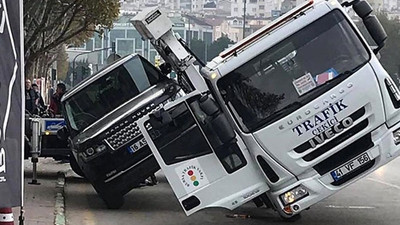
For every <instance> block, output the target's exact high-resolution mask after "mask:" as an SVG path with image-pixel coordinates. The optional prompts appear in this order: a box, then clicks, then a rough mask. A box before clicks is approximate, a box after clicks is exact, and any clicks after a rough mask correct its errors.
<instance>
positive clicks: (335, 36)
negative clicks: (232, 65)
mask: <svg viewBox="0 0 400 225" xmlns="http://www.w3.org/2000/svg"><path fill="white" fill-rule="evenodd" d="M368 60H369V53H368V52H367V50H366V49H365V47H364V45H363V44H362V42H361V41H360V39H359V37H358V36H357V34H356V33H355V32H354V30H353V28H352V26H351V25H350V24H349V23H348V21H347V20H346V19H345V17H344V16H343V14H342V13H341V12H340V11H339V10H334V11H332V12H330V13H328V14H327V15H325V16H323V17H322V18H320V19H318V20H317V21H315V22H313V23H311V24H310V25H308V26H307V27H305V28H304V29H302V30H300V31H298V32H296V33H294V34H293V35H291V36H290V37H288V38H286V39H285V40H283V41H281V42H279V44H277V45H275V46H274V47H272V48H270V49H268V50H267V51H265V52H263V53H262V54H260V55H258V56H257V57H255V58H254V59H252V60H250V61H249V62H247V63H245V64H244V65H242V66H240V67H238V68H237V69H235V70H234V71H232V72H231V73H229V74H227V75H226V76H224V77H222V78H221V79H220V80H219V81H218V88H219V89H220V91H221V94H222V97H223V98H224V100H225V102H226V103H227V104H228V105H229V108H230V110H231V111H232V113H233V115H234V116H235V117H236V120H237V121H238V123H239V124H240V126H241V127H242V129H243V130H244V131H245V132H252V131H254V130H256V129H259V128H260V127H262V126H265V125H268V124H270V123H272V122H274V121H276V120H278V119H280V118H282V117H283V116H285V115H287V114H289V113H290V112H293V111H294V110H296V109H298V108H300V107H301V106H302V105H304V104H305V103H307V102H309V101H311V100H312V99H314V98H315V97H317V96H318V95H320V94H322V93H323V92H324V91H326V90H328V89H329V88H331V87H333V86H334V85H336V84H338V83H339V82H340V81H342V80H343V79H345V78H346V77H348V76H350V75H351V74H352V73H354V72H355V71H356V70H357V69H359V68H360V67H361V66H362V65H364V64H365V63H367V62H368Z"/></svg>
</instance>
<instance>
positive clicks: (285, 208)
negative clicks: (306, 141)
mask: <svg viewBox="0 0 400 225" xmlns="http://www.w3.org/2000/svg"><path fill="white" fill-rule="evenodd" d="M399 129H400V123H398V124H396V125H395V126H393V127H391V128H388V127H387V126H386V124H383V125H382V126H380V127H379V128H377V129H375V130H374V131H372V132H371V134H370V137H371V141H372V143H373V146H372V147H370V148H368V149H367V150H365V151H363V152H362V153H360V154H358V155H357V156H356V157H353V158H351V159H350V160H348V161H346V162H345V163H343V164H341V165H340V166H338V167H335V168H334V169H330V170H328V171H324V173H322V174H320V173H318V172H316V171H315V170H312V171H311V172H309V173H308V174H306V175H301V177H302V178H300V179H299V180H298V181H297V182H295V183H293V184H291V185H283V186H284V187H282V188H279V187H278V188H275V189H274V191H273V192H269V193H267V194H268V195H269V198H270V200H271V201H272V203H273V204H274V206H275V207H276V209H277V210H278V212H279V214H280V215H281V216H283V217H292V216H294V215H296V214H299V213H300V212H301V211H303V210H305V209H308V208H309V207H311V206H312V205H314V204H316V203H318V202H320V201H322V200H323V199H325V198H327V197H329V196H331V195H333V194H334V193H336V192H337V191H339V190H341V189H343V188H345V187H347V186H348V185H350V184H352V183H354V182H356V181H357V180H359V179H361V178H363V177H365V176H367V175H368V174H370V173H372V172H373V171H375V170H376V169H378V168H379V167H381V166H383V165H385V164H387V163H388V162H390V161H391V160H393V159H395V158H396V157H397V156H399V155H400V144H397V145H396V144H395V140H394V139H395V138H394V132H396V131H397V130H399ZM364 154H368V156H369V158H370V160H369V161H368V162H367V163H365V164H363V165H360V166H359V167H357V168H356V169H354V170H351V171H350V172H348V173H347V174H346V175H344V176H343V177H341V178H340V179H337V178H334V177H335V175H332V173H334V172H333V171H336V170H337V169H338V168H343V166H346V165H349V164H351V163H352V162H353V161H354V160H357V159H358V157H360V156H362V155H364ZM342 179H343V180H342ZM297 187H301V188H302V189H305V190H306V191H307V194H305V196H303V197H301V198H299V199H298V200H295V201H293V202H291V203H284V201H283V200H282V198H283V197H282V196H283V195H284V194H285V193H287V192H290V191H291V190H293V189H296V188H297Z"/></svg>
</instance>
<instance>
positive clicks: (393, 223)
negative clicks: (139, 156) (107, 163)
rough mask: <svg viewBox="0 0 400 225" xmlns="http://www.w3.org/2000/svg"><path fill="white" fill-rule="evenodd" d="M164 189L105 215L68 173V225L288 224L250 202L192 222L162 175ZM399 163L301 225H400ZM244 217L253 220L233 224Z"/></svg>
mask: <svg viewBox="0 0 400 225" xmlns="http://www.w3.org/2000/svg"><path fill="white" fill-rule="evenodd" d="M157 177H158V179H159V184H158V185H157V186H153V187H144V188H140V189H134V190H132V191H131V192H130V193H128V194H127V195H126V196H125V204H124V206H123V207H122V208H121V209H119V210H108V209H106V207H105V205H104V203H103V202H102V200H101V199H100V198H99V197H98V196H97V194H96V192H95V191H94V189H93V188H92V186H90V184H88V183H87V182H85V180H84V179H82V178H79V177H77V176H76V175H74V173H73V172H72V171H70V170H69V171H68V173H67V178H66V187H65V198H66V218H67V224H69V225H76V224H80V225H111V224H117V225H126V224H138V225H147V224H148V225H158V224H160V225H161V224H163V225H169V224H171V225H177V224H179V225H180V224H185V225H197V224H199V225H200V224H201V225H206V224H221V225H223V224H230V225H239V224H246V225H253V224H271V225H272V224H285V223H287V222H283V221H282V220H281V219H280V218H279V216H278V215H277V214H276V213H275V212H274V211H272V210H270V209H265V208H256V207H255V205H254V204H253V203H252V202H250V203H248V204H246V205H244V206H241V207H239V208H238V209H236V210H235V211H233V212H232V211H229V210H225V209H217V208H215V209H206V210H203V211H200V212H198V213H195V214H194V215H192V216H189V217H187V216H186V215H185V214H184V212H183V211H182V209H181V208H180V205H179V203H178V201H177V200H176V198H175V196H174V194H173V192H172V190H171V188H170V186H169V185H168V183H167V181H166V179H165V178H164V177H163V176H162V174H157ZM399 192H400V159H396V160H394V161H393V162H391V163H390V164H388V165H386V166H385V167H383V168H380V169H379V170H378V171H376V172H375V173H373V174H371V175H370V176H368V177H366V178H364V179H362V180H360V181H358V182H357V183H355V184H353V185H351V186H349V187H347V188H345V189H344V190H342V191H340V192H339V193H336V194H335V195H333V196H331V197H330V198H328V199H326V200H324V201H322V202H320V203H318V204H316V205H315V206H314V207H312V208H311V209H310V210H307V211H304V212H303V213H302V218H301V219H300V220H299V221H297V222H296V224H298V225H303V224H304V225H305V224H307V225H322V224H323V225H348V224H349V225H350V224H355V225H358V224H360V225H377V224H379V225H399V224H400V222H399V221H400V193H399ZM232 214H244V215H250V218H246V219H243V218H228V217H227V215H232Z"/></svg>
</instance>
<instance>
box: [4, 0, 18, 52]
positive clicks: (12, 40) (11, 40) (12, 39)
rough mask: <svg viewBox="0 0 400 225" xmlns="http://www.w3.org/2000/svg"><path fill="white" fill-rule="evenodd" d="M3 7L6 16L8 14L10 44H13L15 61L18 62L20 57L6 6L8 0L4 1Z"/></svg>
mask: <svg viewBox="0 0 400 225" xmlns="http://www.w3.org/2000/svg"><path fill="white" fill-rule="evenodd" d="M3 5H4V14H6V24H7V28H8V33H9V35H10V42H11V46H12V49H13V53H14V59H15V60H17V59H18V58H17V57H18V56H17V50H16V49H15V44H14V37H13V34H12V30H11V25H10V18H8V11H7V6H6V0H3Z"/></svg>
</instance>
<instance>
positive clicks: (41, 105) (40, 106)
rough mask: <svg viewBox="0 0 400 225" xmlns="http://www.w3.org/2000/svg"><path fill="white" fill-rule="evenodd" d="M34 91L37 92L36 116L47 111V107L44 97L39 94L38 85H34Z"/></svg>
mask: <svg viewBox="0 0 400 225" xmlns="http://www.w3.org/2000/svg"><path fill="white" fill-rule="evenodd" d="M32 89H33V90H34V91H35V94H36V101H35V104H36V107H37V110H36V111H35V114H37V113H39V112H43V111H45V110H46V105H45V104H44V101H43V98H42V95H41V94H40V92H39V87H38V85H37V84H32Z"/></svg>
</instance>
